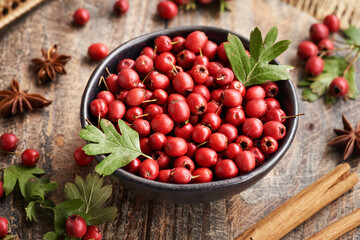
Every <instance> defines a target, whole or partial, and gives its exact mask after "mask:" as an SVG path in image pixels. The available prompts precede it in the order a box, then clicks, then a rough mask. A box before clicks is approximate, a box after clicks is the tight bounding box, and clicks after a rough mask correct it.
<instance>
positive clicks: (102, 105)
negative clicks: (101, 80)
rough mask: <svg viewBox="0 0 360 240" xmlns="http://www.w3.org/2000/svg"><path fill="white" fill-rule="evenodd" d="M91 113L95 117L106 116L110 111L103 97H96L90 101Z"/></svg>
mask: <svg viewBox="0 0 360 240" xmlns="http://www.w3.org/2000/svg"><path fill="white" fill-rule="evenodd" d="M90 111H91V114H92V115H93V116H95V117H98V116H100V117H101V118H103V117H105V116H106V114H107V112H108V106H107V104H106V102H105V101H104V100H103V99H95V100H93V101H92V102H91V103H90Z"/></svg>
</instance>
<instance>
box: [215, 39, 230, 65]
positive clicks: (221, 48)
mask: <svg viewBox="0 0 360 240" xmlns="http://www.w3.org/2000/svg"><path fill="white" fill-rule="evenodd" d="M224 43H229V42H223V43H221V44H220V45H219V46H218V48H217V54H218V56H219V58H220V60H221V61H223V62H225V63H227V62H229V59H228V57H227V55H226V52H225V46H224Z"/></svg>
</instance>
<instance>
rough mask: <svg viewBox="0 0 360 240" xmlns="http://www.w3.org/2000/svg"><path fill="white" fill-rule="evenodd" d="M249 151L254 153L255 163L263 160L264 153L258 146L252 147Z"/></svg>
mask: <svg viewBox="0 0 360 240" xmlns="http://www.w3.org/2000/svg"><path fill="white" fill-rule="evenodd" d="M249 151H250V152H251V153H252V154H253V155H254V157H255V161H256V164H260V163H261V162H263V161H264V160H265V155H264V153H263V152H262V151H261V150H260V149H259V148H258V147H252V148H250V149H249Z"/></svg>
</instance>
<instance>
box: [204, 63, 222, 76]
mask: <svg viewBox="0 0 360 240" xmlns="http://www.w3.org/2000/svg"><path fill="white" fill-rule="evenodd" d="M223 68H224V66H223V65H222V64H221V63H219V62H209V66H208V68H207V69H208V70H209V75H210V76H213V77H215V76H216V75H217V74H218V72H219V71H220V70H221V69H223Z"/></svg>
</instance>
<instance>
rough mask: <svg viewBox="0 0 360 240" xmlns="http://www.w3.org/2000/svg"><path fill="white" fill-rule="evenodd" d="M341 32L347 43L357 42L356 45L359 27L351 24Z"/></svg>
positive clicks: (358, 42)
mask: <svg viewBox="0 0 360 240" xmlns="http://www.w3.org/2000/svg"><path fill="white" fill-rule="evenodd" d="M343 32H344V35H345V37H346V38H347V40H348V42H349V43H351V44H358V45H359V44H360V29H358V28H356V27H355V26H353V25H351V26H350V27H349V28H348V29H345V30H344V31H343Z"/></svg>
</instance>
